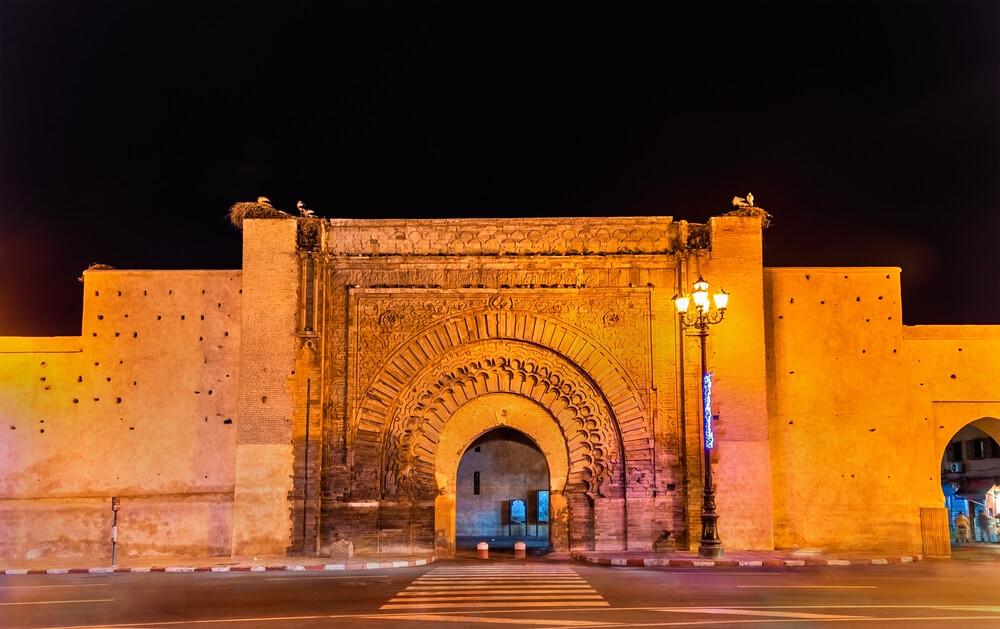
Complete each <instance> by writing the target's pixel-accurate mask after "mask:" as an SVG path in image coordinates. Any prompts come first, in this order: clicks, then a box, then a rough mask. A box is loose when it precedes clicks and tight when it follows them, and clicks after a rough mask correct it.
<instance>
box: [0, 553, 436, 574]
mask: <svg viewBox="0 0 1000 629" xmlns="http://www.w3.org/2000/svg"><path fill="white" fill-rule="evenodd" d="M434 560H435V559H434V556H433V555H432V554H427V555H379V556H377V557H351V558H350V559H345V560H337V559H330V558H329V557H302V556H295V557H286V556H280V557H138V558H121V559H119V560H118V562H117V563H116V564H115V565H114V566H112V565H111V560H110V558H106V559H104V561H103V562H102V561H101V560H87V559H71V560H59V559H35V560H25V561H15V562H10V563H11V564H13V565H11V566H9V567H6V568H5V567H4V566H2V565H0V574H7V575H12V574H87V573H89V574H110V573H114V572H265V571H267V572H272V571H274V572H281V571H302V570H312V571H319V570H337V571H342V570H382V569H388V568H406V567H411V566H424V565H427V564H429V563H433V562H434Z"/></svg>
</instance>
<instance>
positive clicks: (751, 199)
mask: <svg viewBox="0 0 1000 629" xmlns="http://www.w3.org/2000/svg"><path fill="white" fill-rule="evenodd" d="M747 204H748V205H749V206H750V207H753V193H752V192H748V193H747Z"/></svg>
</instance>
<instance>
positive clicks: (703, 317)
mask: <svg viewBox="0 0 1000 629" xmlns="http://www.w3.org/2000/svg"><path fill="white" fill-rule="evenodd" d="M713 297H714V301H715V308H712V307H711V305H710V304H709V299H708V282H706V281H705V279H704V278H702V277H701V276H699V277H698V281H697V282H695V283H694V292H693V293H692V294H691V295H687V294H686V293H685V294H682V295H677V296H676V297H674V304H676V306H677V313H678V315H680V321H681V327H682V328H689V329H692V330H694V332H693V334H694V335H696V336H697V337H698V338H699V339H700V341H701V391H702V396H701V410H702V413H701V414H702V421H703V422H704V423H703V425H702V427H703V429H704V440H705V494H704V498H703V499H702V503H701V540H700V541H699V543H698V556H699V557H702V558H705V559H721V558H722V556H723V554H724V553H725V551H724V550H723V548H722V540H721V539H720V538H719V514H718V513H716V512H715V486H714V485H713V484H712V448H713V447H714V446H715V434H714V433H713V431H712V375H711V374H710V373H709V372H708V357H707V354H706V352H705V339H707V338H708V326H710V325H714V324H716V323H719V322H721V321H722V318H723V317H725V316H726V306H727V305H728V303H729V293H727V292H726V291H724V290H722V289H719V292H717V293H715V295H714V296H713ZM692 301H694V308H693V309H692V308H691V302H692Z"/></svg>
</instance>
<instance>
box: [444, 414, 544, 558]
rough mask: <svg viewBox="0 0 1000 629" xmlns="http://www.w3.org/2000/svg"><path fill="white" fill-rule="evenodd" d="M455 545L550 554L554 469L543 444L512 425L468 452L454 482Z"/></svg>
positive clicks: (492, 433)
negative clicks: (516, 546) (523, 547)
mask: <svg viewBox="0 0 1000 629" xmlns="http://www.w3.org/2000/svg"><path fill="white" fill-rule="evenodd" d="M455 482H456V486H455V498H456V505H455V547H456V550H457V551H459V552H462V551H468V550H475V548H476V546H477V544H479V543H480V542H486V543H488V544H489V547H490V550H491V551H493V550H500V551H508V550H509V551H513V549H514V544H515V543H517V542H524V543H525V545H526V547H527V550H528V552H530V553H536V554H540V553H545V552H547V551H548V550H549V522H550V517H549V485H550V477H549V466H548V463H547V461H546V460H545V455H544V454H543V453H542V451H541V450H540V449H539V447H538V445H537V444H536V443H535V442H534V441H533V440H532V439H531V438H530V437H528V436H527V435H526V434H524V433H523V432H521V431H519V430H515V429H513V428H510V427H507V426H501V427H499V428H494V429H492V430H490V431H488V432H486V433H484V434H483V435H481V436H480V437H479V438H477V439H476V440H475V441H474V442H472V444H471V445H470V446H469V447H468V448H467V449H466V450H465V453H464V454H463V455H462V458H461V460H460V462H459V464H458V472H457V474H456V478H455Z"/></svg>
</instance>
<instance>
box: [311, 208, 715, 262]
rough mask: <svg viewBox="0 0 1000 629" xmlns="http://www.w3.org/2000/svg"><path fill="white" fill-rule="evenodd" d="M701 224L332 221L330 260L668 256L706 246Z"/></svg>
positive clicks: (646, 220)
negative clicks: (341, 257) (337, 257)
mask: <svg viewBox="0 0 1000 629" xmlns="http://www.w3.org/2000/svg"><path fill="white" fill-rule="evenodd" d="M707 242H708V238H707V226H706V225H701V224H688V223H687V222H686V221H679V222H677V221H674V219H673V218H672V217H669V216H640V217H611V218H517V219H513V218H504V219H373V220H358V219H330V220H329V222H328V225H327V233H326V235H325V247H324V248H325V251H326V252H327V253H328V254H330V255H347V256H354V255H371V256H377V255H386V256H391V255H432V256H441V255H445V256H449V255H454V256H468V255H471V256H501V255H502V256H509V255H609V254H612V255H613V254H673V253H674V252H676V251H679V250H685V249H693V248H705V247H707Z"/></svg>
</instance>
